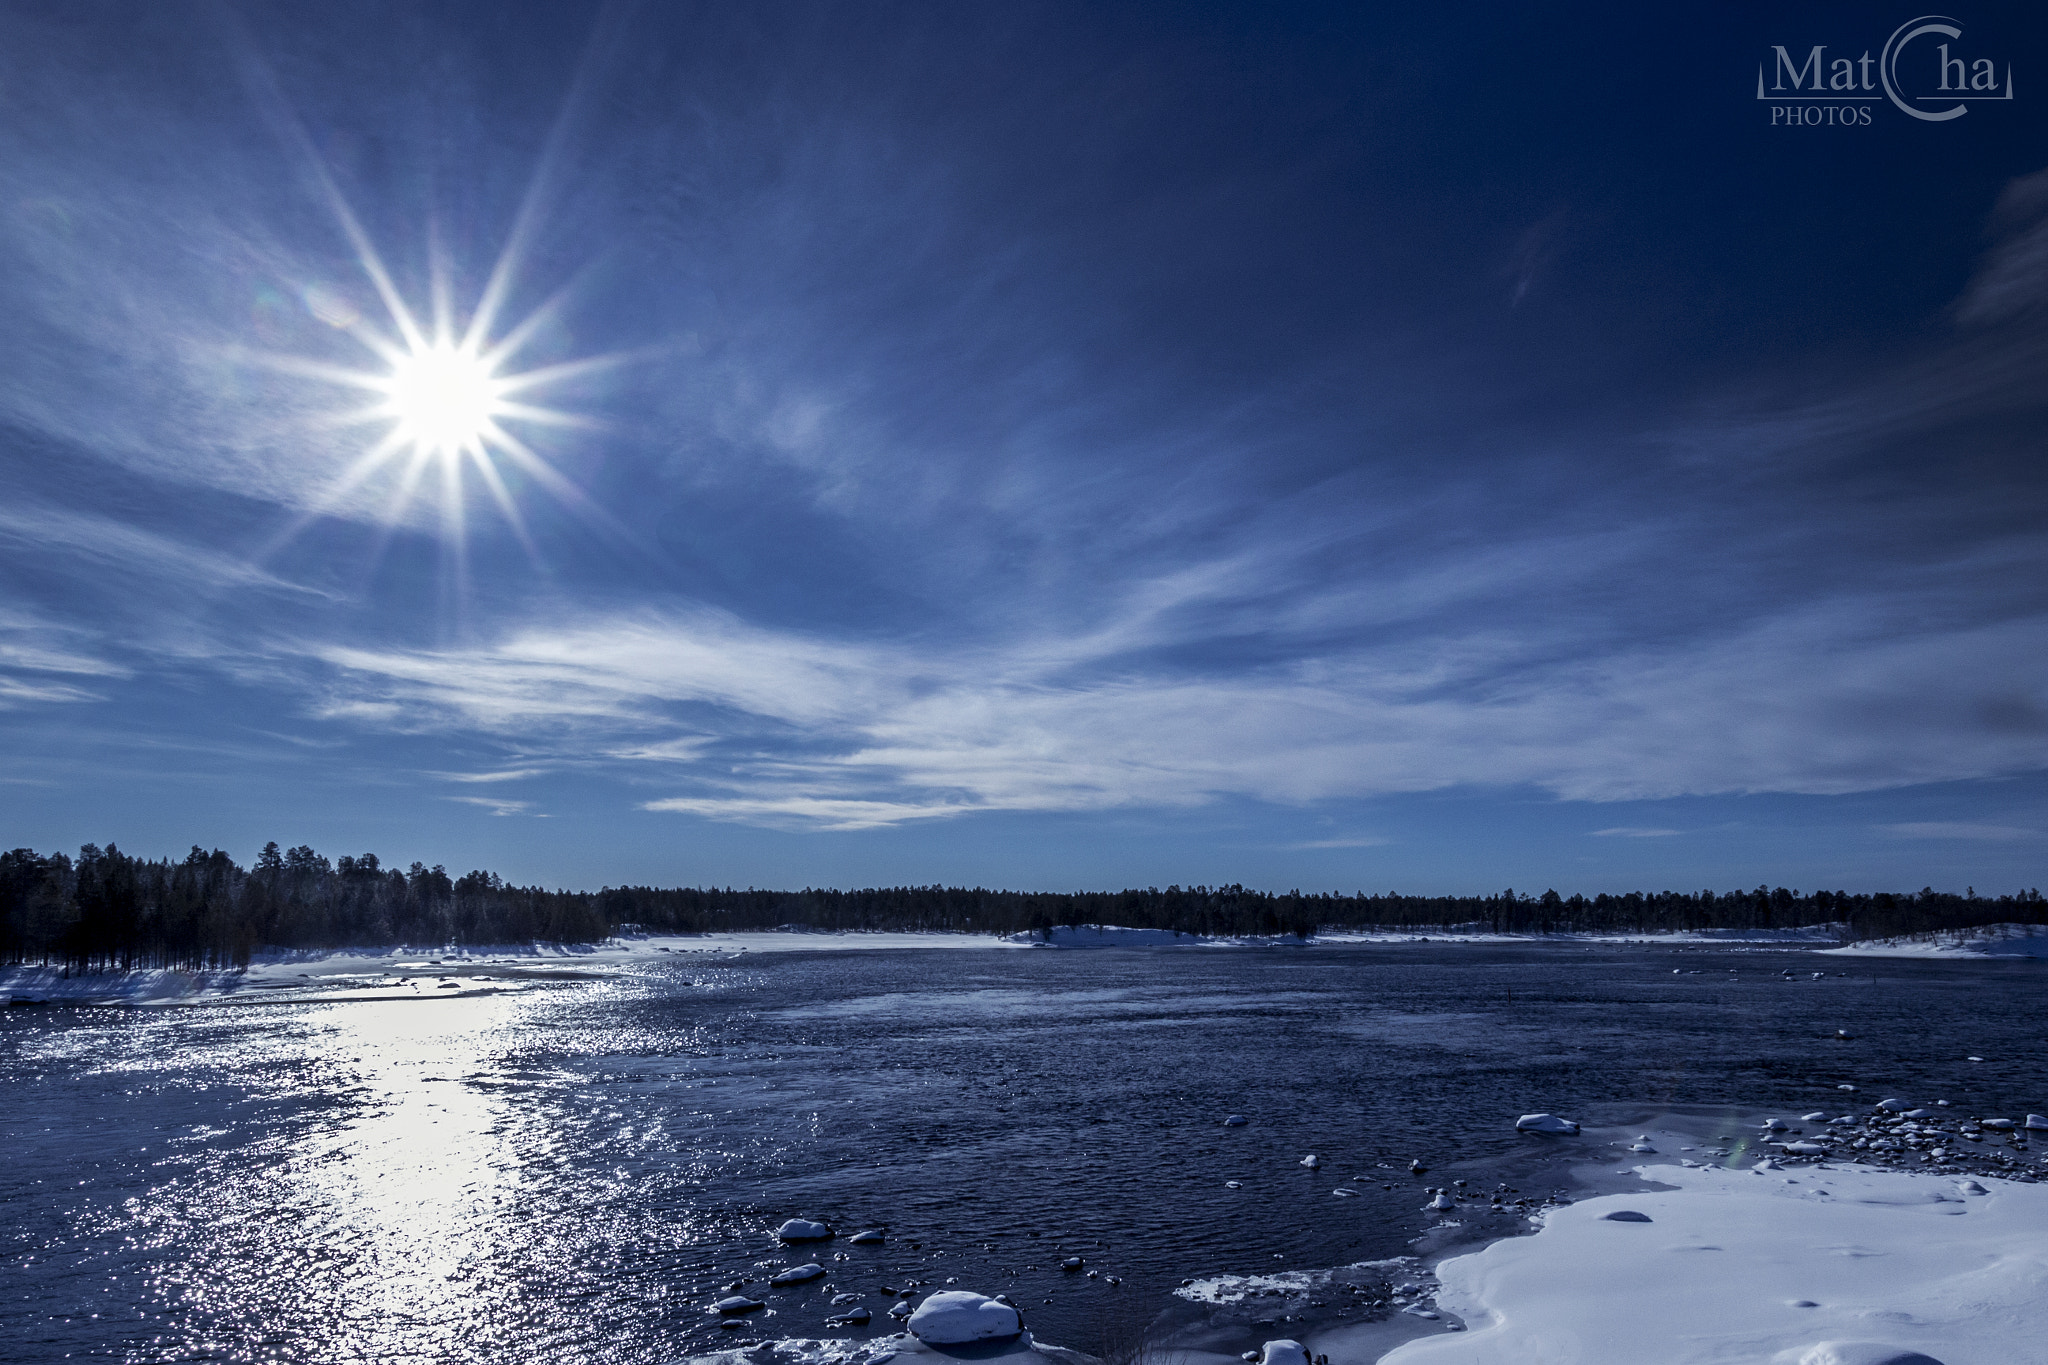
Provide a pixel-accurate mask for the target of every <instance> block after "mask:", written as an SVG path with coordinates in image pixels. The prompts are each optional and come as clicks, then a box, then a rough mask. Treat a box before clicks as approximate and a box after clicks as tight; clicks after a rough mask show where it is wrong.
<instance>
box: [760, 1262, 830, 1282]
mask: <svg viewBox="0 0 2048 1365" xmlns="http://www.w3.org/2000/svg"><path fill="white" fill-rule="evenodd" d="M824 1273H825V1267H823V1266H821V1265H819V1264H818V1263H817V1262H815V1261H813V1262H811V1264H809V1265H793V1266H791V1267H790V1268H789V1269H787V1270H785V1271H782V1272H781V1273H780V1274H777V1275H771V1276H770V1277H769V1278H768V1283H770V1284H807V1283H809V1282H810V1281H812V1280H815V1279H818V1278H820V1277H822V1276H823V1275H824Z"/></svg>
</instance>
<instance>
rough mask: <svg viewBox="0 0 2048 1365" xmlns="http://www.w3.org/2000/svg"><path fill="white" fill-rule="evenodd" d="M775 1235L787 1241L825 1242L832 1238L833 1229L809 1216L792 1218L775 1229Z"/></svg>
mask: <svg viewBox="0 0 2048 1365" xmlns="http://www.w3.org/2000/svg"><path fill="white" fill-rule="evenodd" d="M775 1235H776V1236H777V1237H780V1238H781V1239H782V1240H783V1241H785V1242H825V1241H830V1240H831V1238H832V1229H830V1228H828V1227H826V1226H825V1225H824V1224H823V1223H813V1222H812V1221H811V1220H810V1219H808V1218H792V1219H790V1220H789V1221H788V1222H787V1223H784V1224H783V1225H782V1226H781V1227H779V1228H777V1229H775Z"/></svg>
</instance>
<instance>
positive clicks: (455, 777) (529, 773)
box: [428, 768, 547, 799]
mask: <svg viewBox="0 0 2048 1365" xmlns="http://www.w3.org/2000/svg"><path fill="white" fill-rule="evenodd" d="M546 771H547V769H546V768H502V769H499V770H498V771H497V772H489V773H429V774H428V776H429V777H438V778H440V779H441V780H442V781H443V782H518V781H520V780H522V779H524V778H528V777H539V776H540V775H541V774H542V773H544V772H546ZM464 799H473V798H464Z"/></svg>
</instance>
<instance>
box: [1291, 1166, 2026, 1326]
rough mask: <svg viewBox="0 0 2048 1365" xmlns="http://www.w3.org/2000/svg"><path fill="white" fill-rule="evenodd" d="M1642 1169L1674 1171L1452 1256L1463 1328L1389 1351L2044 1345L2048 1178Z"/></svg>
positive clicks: (1443, 1302)
mask: <svg viewBox="0 0 2048 1365" xmlns="http://www.w3.org/2000/svg"><path fill="white" fill-rule="evenodd" d="M1636 1170H1637V1173H1638V1174H1640V1175H1642V1176H1644V1177H1645V1178H1646V1179H1648V1180H1650V1181H1652V1182H1654V1183H1655V1185H1656V1186H1659V1187H1661V1188H1652V1189H1648V1190H1644V1191H1641V1192H1635V1193H1627V1194H1609V1195H1602V1196H1599V1197H1596V1198H1591V1199H1585V1200H1581V1201H1579V1202H1578V1203H1575V1204H1572V1205H1569V1206H1567V1207H1564V1208H1559V1209H1556V1210H1553V1211H1551V1212H1550V1213H1548V1214H1547V1215H1545V1218H1544V1221H1543V1227H1542V1229H1541V1231H1539V1232H1538V1233H1536V1234H1535V1235H1534V1236H1532V1237H1518V1238H1510V1239H1508V1240H1506V1241H1501V1242H1495V1243H1494V1244H1492V1245H1491V1246H1488V1247H1486V1248H1484V1249H1483V1250H1480V1251H1477V1252H1473V1253H1471V1254H1469V1255H1465V1256H1456V1257H1453V1258H1451V1259H1449V1260H1446V1261H1444V1262H1443V1263H1442V1264H1440V1265H1439V1266H1438V1267H1437V1276H1438V1280H1439V1282H1440V1286H1441V1287H1440V1289H1439V1291H1438V1295H1437V1304H1438V1307H1439V1309H1440V1310H1442V1311H1445V1312H1449V1313H1454V1314H1457V1315H1458V1316H1459V1317H1460V1318H1462V1319H1463V1321H1464V1325H1465V1328H1466V1330H1465V1331H1464V1332H1462V1333H1459V1334H1456V1335H1455V1336H1443V1337H1432V1338H1426V1339H1422V1340H1417V1341H1412V1342H1409V1343H1407V1344H1406V1345H1403V1346H1401V1347H1399V1348H1397V1349H1396V1350H1394V1351H1393V1352H1391V1353H1389V1354H1387V1355H1385V1356H1384V1357H1381V1358H1380V1359H1381V1360H1383V1361H1384V1362H1385V1365H1435V1363H1436V1362H1443V1363H1444V1365H1452V1362H1456V1365H1546V1363H1548V1362H1556V1365H1605V1363H1607V1362H1613V1363H1614V1365H1621V1363H1622V1362H1628V1363H1629V1365H1727V1363H1728V1362H1736V1361H1745V1362H1770V1365H1884V1362H1888V1361H1891V1362H1899V1365H1905V1363H1906V1362H1908V1361H1910V1362H1912V1365H1926V1362H1927V1361H1928V1360H1931V1361H1938V1362H1942V1365H1969V1363H1970V1362H1979V1361H2019V1360H2027V1359H2033V1358H2036V1356H2037V1353H2038V1350H2039V1343H2040V1340H2041V1332H2042V1324H2041V1317H2040V1311H2041V1310H2040V1302H2041V1292H2042V1287H2043V1285H2044V1284H2048V1186H2044V1185H2040V1184H2022V1183H2019V1182H2015V1181H2009V1180H1997V1179H1990V1180H1985V1181H1982V1182H1977V1181H1969V1180H1958V1179H1956V1178H1953V1177H1948V1176H1941V1175H1933V1174H1920V1173H1907V1172H1899V1171H1883V1170H1874V1169H1871V1168H1868V1167H1860V1166H1806V1167H1799V1168H1776V1169H1773V1168H1770V1167H1767V1166H1761V1165H1760V1166H1758V1167H1754V1168H1750V1169H1746V1170H1730V1169H1725V1168H1722V1167H1718V1166H1695V1167H1686V1166H1661V1165H1660V1166H1648V1167H1638V1168H1636ZM1621 1214H1633V1215H1635V1217H1632V1218H1620V1217H1617V1215H1621ZM1332 1344H1333V1345H1334V1344H1335V1343H1332ZM1310 1345H1311V1349H1325V1350H1328V1349H1329V1348H1328V1347H1321V1348H1318V1347H1317V1346H1316V1343H1314V1342H1313V1341H1312V1342H1311V1343H1310ZM1915 1352H1917V1353H1918V1356H1914V1355H1912V1354H1911V1353H1915ZM1329 1354H1330V1356H1331V1360H1332V1361H1333V1362H1336V1363H1337V1365H1364V1361H1363V1360H1362V1359H1355V1360H1347V1359H1346V1358H1345V1357H1344V1356H1342V1355H1340V1354H1339V1352H1338V1351H1336V1350H1330V1351H1329ZM1920 1357H1925V1358H1926V1359H1925V1360H1923V1359H1921V1358H1920Z"/></svg>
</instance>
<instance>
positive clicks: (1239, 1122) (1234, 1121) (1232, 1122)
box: [1223, 1114, 1251, 1128]
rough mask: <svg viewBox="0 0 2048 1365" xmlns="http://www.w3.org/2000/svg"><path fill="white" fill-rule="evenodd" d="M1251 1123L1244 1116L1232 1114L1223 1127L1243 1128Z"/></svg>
mask: <svg viewBox="0 0 2048 1365" xmlns="http://www.w3.org/2000/svg"><path fill="white" fill-rule="evenodd" d="M1250 1122H1251V1120H1250V1119H1248V1118H1246V1117H1245V1116H1244V1115H1243V1114H1232V1115H1231V1116H1230V1117H1229V1118H1227V1119H1225V1120H1223V1126H1224V1127H1225V1128H1242V1127H1244V1126H1245V1125H1246V1124H1247V1123H1250Z"/></svg>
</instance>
